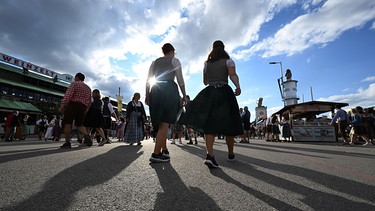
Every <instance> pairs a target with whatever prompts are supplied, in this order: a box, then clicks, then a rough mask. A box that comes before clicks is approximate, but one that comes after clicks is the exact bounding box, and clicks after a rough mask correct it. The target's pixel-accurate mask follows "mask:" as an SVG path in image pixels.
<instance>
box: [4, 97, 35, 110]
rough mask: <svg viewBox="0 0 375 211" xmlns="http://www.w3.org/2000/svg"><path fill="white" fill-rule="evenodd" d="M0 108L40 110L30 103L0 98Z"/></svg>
mask: <svg viewBox="0 0 375 211" xmlns="http://www.w3.org/2000/svg"><path fill="white" fill-rule="evenodd" d="M0 109H6V110H12V111H13V110H18V111H29V112H38V113H41V112H42V111H41V110H40V109H39V108H37V107H35V106H34V105H33V104H31V103H27V102H21V101H12V100H4V99H0Z"/></svg>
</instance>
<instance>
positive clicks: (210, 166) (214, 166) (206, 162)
mask: <svg viewBox="0 0 375 211" xmlns="http://www.w3.org/2000/svg"><path fill="white" fill-rule="evenodd" d="M204 164H206V165H207V166H208V168H219V166H217V165H214V163H213V162H212V161H210V160H205V161H204Z"/></svg>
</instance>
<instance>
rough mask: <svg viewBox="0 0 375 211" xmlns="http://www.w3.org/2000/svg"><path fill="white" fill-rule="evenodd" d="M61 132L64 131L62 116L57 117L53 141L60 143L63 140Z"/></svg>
mask: <svg viewBox="0 0 375 211" xmlns="http://www.w3.org/2000/svg"><path fill="white" fill-rule="evenodd" d="M61 131H62V120H61V116H60V115H57V116H56V119H55V126H53V132H52V136H53V141H60V138H61Z"/></svg>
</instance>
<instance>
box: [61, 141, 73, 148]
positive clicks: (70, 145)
mask: <svg viewBox="0 0 375 211" xmlns="http://www.w3.org/2000/svg"><path fill="white" fill-rule="evenodd" d="M69 148H72V144H70V142H69V143H66V142H65V143H64V144H63V145H62V146H61V147H60V149H69Z"/></svg>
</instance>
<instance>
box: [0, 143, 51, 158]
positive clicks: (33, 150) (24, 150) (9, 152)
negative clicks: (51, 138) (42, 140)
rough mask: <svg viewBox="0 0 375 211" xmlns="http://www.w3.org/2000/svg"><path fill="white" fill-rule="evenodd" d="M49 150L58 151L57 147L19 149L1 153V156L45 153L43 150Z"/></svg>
mask: <svg viewBox="0 0 375 211" xmlns="http://www.w3.org/2000/svg"><path fill="white" fill-rule="evenodd" d="M47 149H57V147H56V146H48V147H41V146H39V147H38V148H34V149H17V150H8V151H3V152H0V155H3V154H13V153H14V154H17V153H26V152H35V151H43V150H47ZM0 161H1V157H0Z"/></svg>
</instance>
